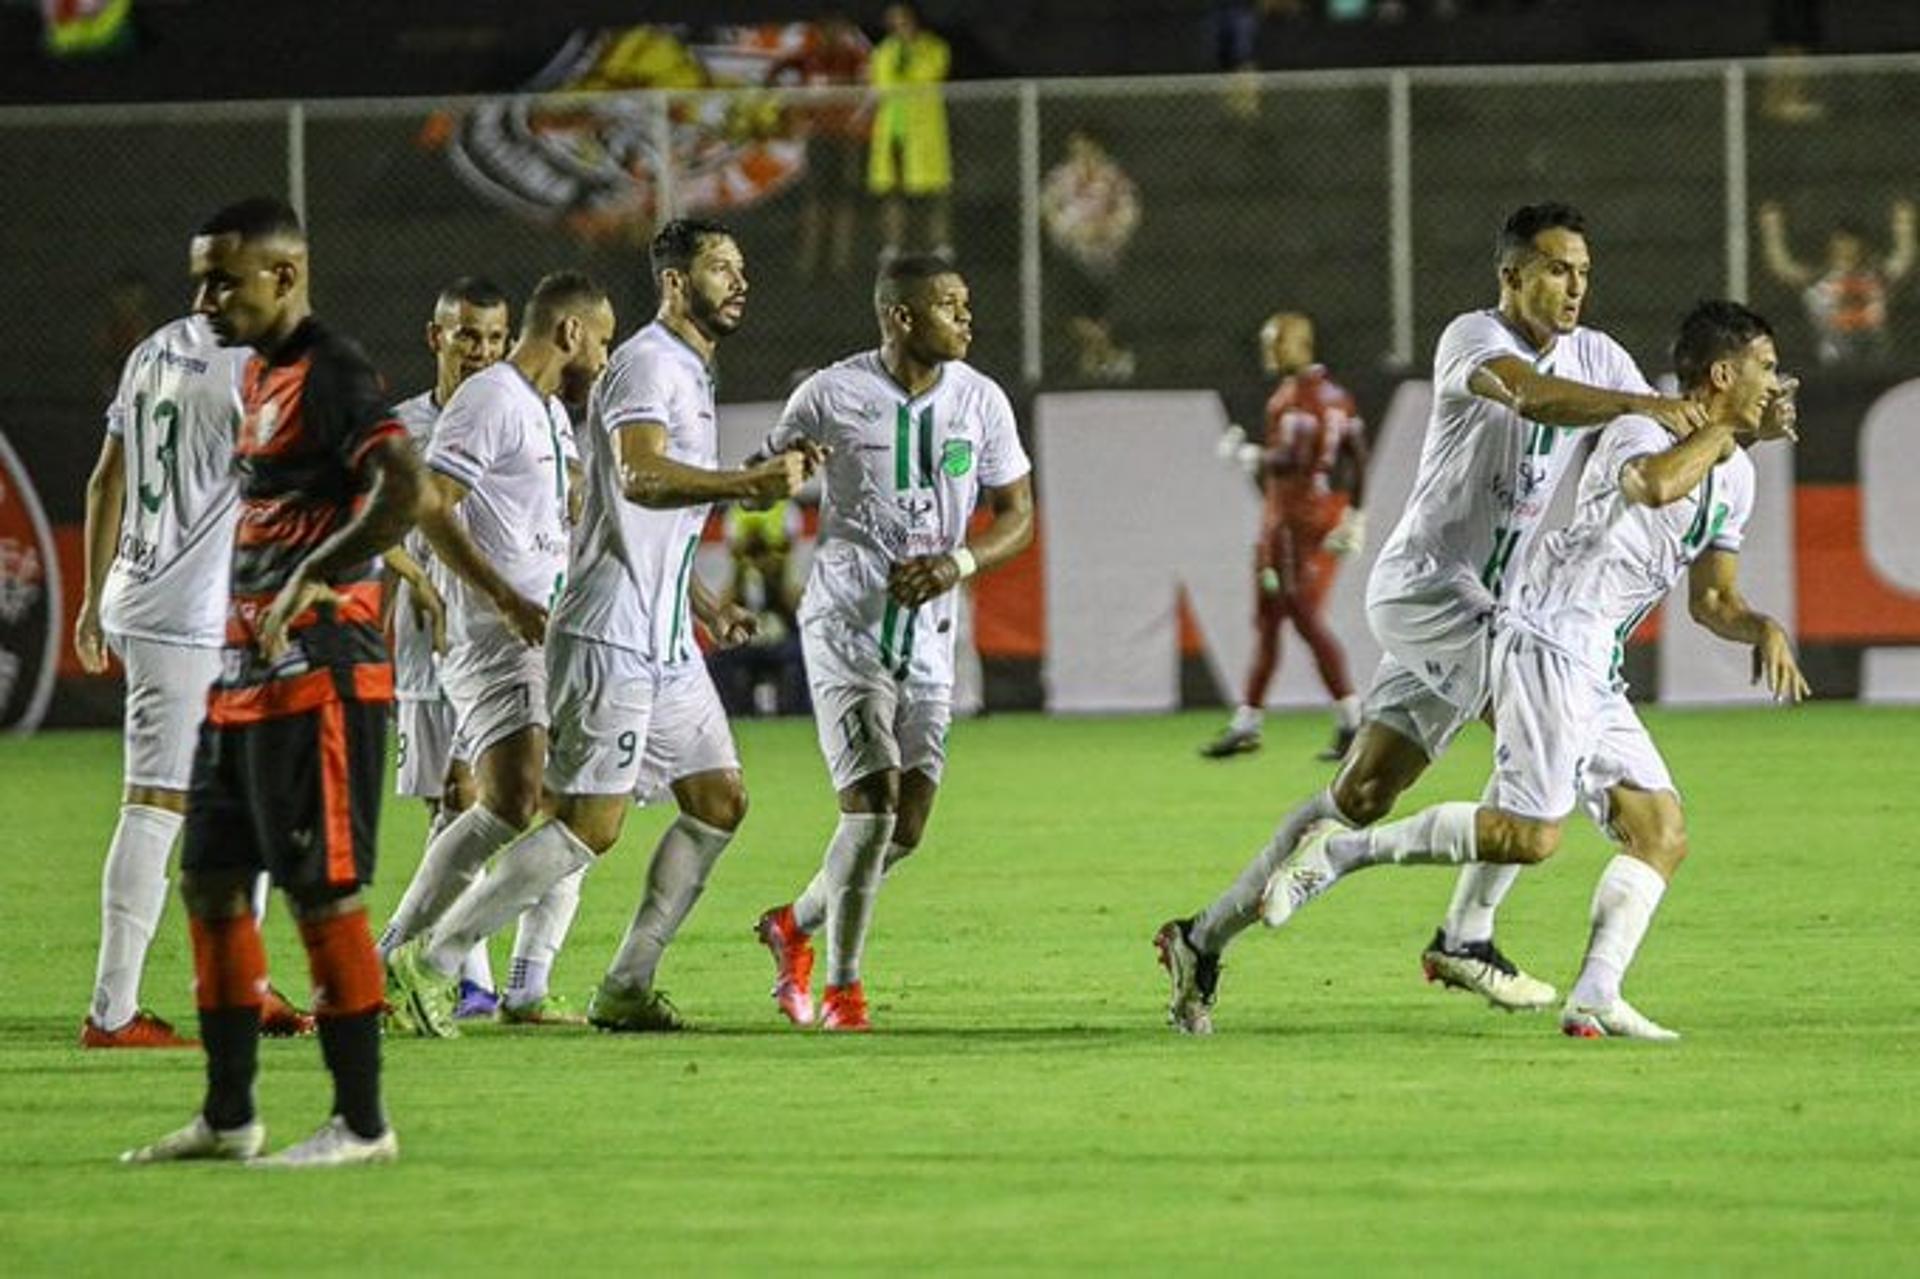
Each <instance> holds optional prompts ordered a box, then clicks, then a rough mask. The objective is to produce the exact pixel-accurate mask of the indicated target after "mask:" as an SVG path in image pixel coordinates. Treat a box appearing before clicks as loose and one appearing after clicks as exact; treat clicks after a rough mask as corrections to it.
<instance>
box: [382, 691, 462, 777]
mask: <svg viewBox="0 0 1920 1279" xmlns="http://www.w3.org/2000/svg"><path fill="white" fill-rule="evenodd" d="M393 718H394V727H395V736H396V737H397V738H398V743H397V745H398V752H397V754H398V758H397V760H396V761H395V779H394V788H393V789H394V793H395V794H397V795H411V796H414V797H415V798H417V799H433V800H437V799H439V798H440V797H441V795H442V794H444V793H445V791H446V780H447V770H448V769H449V768H450V767H452V765H453V762H454V761H455V760H458V761H460V762H462V763H465V762H466V758H467V755H466V750H465V748H464V747H463V746H462V745H461V743H460V737H459V734H458V733H457V732H455V731H454V728H455V725H454V714H453V703H451V702H449V701H447V699H446V698H444V697H431V698H427V697H421V698H400V699H399V700H397V701H396V702H395V703H394V717H393Z"/></svg>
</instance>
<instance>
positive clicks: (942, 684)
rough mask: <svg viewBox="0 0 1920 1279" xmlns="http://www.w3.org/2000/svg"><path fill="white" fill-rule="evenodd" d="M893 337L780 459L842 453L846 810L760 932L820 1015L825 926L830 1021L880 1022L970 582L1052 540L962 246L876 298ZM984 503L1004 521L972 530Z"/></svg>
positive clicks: (790, 415)
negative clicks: (875, 947)
mask: <svg viewBox="0 0 1920 1279" xmlns="http://www.w3.org/2000/svg"><path fill="white" fill-rule="evenodd" d="M874 306H875V309H876V310H877V311H878V313H879V322H880V334H881V340H880V346H879V348H878V349H877V350H873V351H867V352H864V353H862V354H860V355H855V356H852V357H851V358H849V359H845V360H842V361H840V362H839V363H838V364H834V365H832V366H830V367H828V368H825V369H822V370H820V371H819V372H817V373H815V374H814V375H813V376H812V377H810V378H808V379H807V380H806V381H805V382H804V383H802V384H801V385H800V387H799V388H798V389H797V390H796V391H795V392H794V394H793V396H792V398H791V399H789V400H788V401H787V406H786V410H785V411H784V412H783V413H782V414H781V418H780V422H779V425H777V426H776V427H775V428H774V431H773V433H772V434H771V435H770V436H769V437H768V438H767V443H766V445H765V448H764V450H763V452H766V453H774V452H777V451H778V450H781V449H785V448H789V447H793V446H796V445H801V444H810V445H813V446H816V447H818V448H819V449H821V450H824V451H825V453H826V462H825V465H824V468H823V473H824V476H825V491H824V497H823V510H822V515H821V526H820V539H819V541H818V543H817V544H816V546H815V549H814V555H813V564H812V568H811V570H810V572H809V577H808V581H807V587H806V591H805V593H804V594H803V596H802V597H801V605H800V633H801V637H802V643H803V646H804V648H805V652H806V665H807V682H808V687H809V690H810V691H811V693H812V696H813V713H814V721H815V724H816V725H817V727H818V729H819V735H820V749H821V751H822V753H823V754H824V755H825V756H826V761H827V770H828V772H829V773H830V774H831V775H832V778H833V785H834V789H835V790H836V791H837V792H838V794H839V801H840V821H839V825H838V827H837V828H836V829H835V831H834V835H833V839H832V841H831V842H830V843H829V844H828V845H827V850H826V854H825V857H824V858H823V859H822V862H821V866H820V870H819V872H818V873H817V874H815V875H814V877H813V879H812V881H811V882H810V883H809V884H808V885H807V887H806V890H805V891H804V892H802V893H801V894H800V896H799V897H798V898H796V899H795V900H794V901H793V902H792V903H790V904H788V905H784V906H779V907H776V908H774V909H773V910H769V911H767V912H766V913H765V914H764V915H762V916H761V918H760V921H759V923H758V924H757V925H756V928H755V932H756V935H757V936H758V937H759V938H760V940H761V942H762V943H763V944H764V945H766V946H767V948H768V949H769V950H770V951H771V952H772V954H773V959H774V965H775V984H774V988H773V997H774V1002H775V1004H776V1005H777V1006H778V1007H779V1009H780V1011H781V1013H782V1014H784V1015H785V1016H786V1017H787V1019H788V1020H789V1021H792V1022H793V1023H794V1024H796V1025H803V1026H804V1025H809V1024H811V1023H812V1021H813V1015H814V1008H813V997H812V990H811V974H812V970H813V951H812V946H811V941H810V938H811V936H812V935H813V934H814V933H817V932H819V931H820V930H821V929H822V928H825V930H826V934H827V963H828V971H827V984H826V990H825V992H824V997H823V999H822V1001H821V1008H820V1025H821V1027H822V1028H823V1029H827V1030H852V1031H861V1030H867V1029H869V1027H870V1019H869V1016H868V1013H867V1006H866V996H865V992H864V988H863V987H862V985H861V982H860V953H861V948H862V945H863V943H864V941H865V937H866V930H867V925H868V922H869V920H870V919H871V917H872V912H873V907H874V902H875V898H876V896H877V895H878V892H879V888H880V881H881V879H882V877H883V876H885V875H886V874H887V873H888V872H889V871H890V870H891V869H892V868H893V867H895V866H897V865H898V864H899V863H900V862H901V860H902V859H904V858H906V857H907V856H909V855H910V854H911V853H912V852H913V851H914V849H916V848H918V847H919V845H920V841H921V838H922V836H923V835H924V834H925V832H926V825H927V818H928V816H929V815H930V814H931V813H932V811H933V800H934V796H935V795H936V794H937V793H938V790H939V786H940V777H941V773H942V770H943V768H944V766H945V764H946V742H947V726H948V724H949V723H950V722H951V720H952V717H953V708H952V700H953V648H954V614H955V609H956V607H957V606H958V602H959V597H958V595H957V593H956V591H955V588H956V587H957V586H959V585H960V583H961V582H963V581H964V580H966V579H967V578H969V577H971V576H973V575H974V574H975V573H977V572H980V571H982V570H985V569H990V568H993V567H995V566H997V565H999V564H1002V563H1004V562H1005V561H1007V560H1009V559H1011V558H1013V557H1014V556H1015V555H1018V554H1019V553H1020V552H1021V551H1022V550H1023V549H1025V548H1026V546H1027V544H1028V543H1029V542H1031V541H1032V540H1033V488H1032V479H1031V472H1032V465H1031V464H1030V463H1029V462H1028V460H1027V455H1026V452H1025V450H1024V449H1022V448H1021V446H1020V438H1019V435H1018V433H1017V431H1016V429H1015V424H1014V417H1013V407H1012V405H1011V404H1010V403H1009V402H1008V400H1007V397H1006V393H1005V392H1003V391H1002V390H1001V389H1000V387H999V386H998V385H997V384H995V383H994V382H993V380H992V379H990V378H988V377H987V376H986V375H985V374H983V373H981V372H980V371H979V370H977V369H975V368H974V367H973V366H972V365H970V364H967V363H966V361H965V357H966V354H967V348H968V346H969V345H970V344H971V342H972V339H973V315H972V310H971V298H970V296H969V294H968V291H967V284H966V280H965V279H964V278H963V277H962V276H961V274H960V272H959V271H957V270H955V269H954V268H953V266H952V265H951V264H950V263H949V262H948V261H947V260H946V259H944V258H939V257H903V258H896V259H894V260H893V261H892V262H890V263H888V264H887V265H886V266H884V267H882V268H881V271H880V279H879V282H878V284H877V286H876V288H875V291H874ZM983 497H984V499H985V502H986V504H987V507H988V509H989V510H991V511H992V513H993V520H992V522H991V523H989V524H988V525H987V526H986V527H985V528H984V529H982V530H981V531H980V532H979V533H978V534H976V535H974V536H973V537H972V538H969V537H968V535H967V521H968V518H969V517H970V516H971V515H972V514H973V510H974V506H975V504H976V502H978V501H980V500H981V499H982V498H983Z"/></svg>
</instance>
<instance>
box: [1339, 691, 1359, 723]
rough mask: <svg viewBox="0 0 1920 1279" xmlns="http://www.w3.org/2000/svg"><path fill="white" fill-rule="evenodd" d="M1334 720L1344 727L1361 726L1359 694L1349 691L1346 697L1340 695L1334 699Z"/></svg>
mask: <svg viewBox="0 0 1920 1279" xmlns="http://www.w3.org/2000/svg"><path fill="white" fill-rule="evenodd" d="M1333 722H1334V723H1336V724H1338V725H1339V726H1340V727H1341V728H1342V729H1351V728H1359V727H1360V696H1359V694H1357V693H1348V694H1347V695H1346V696H1345V697H1338V698H1335V699H1334V702H1333Z"/></svg>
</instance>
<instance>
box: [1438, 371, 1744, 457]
mask: <svg viewBox="0 0 1920 1279" xmlns="http://www.w3.org/2000/svg"><path fill="white" fill-rule="evenodd" d="M1467 388H1468V389H1469V390H1471V391H1472V392H1473V393H1474V394H1475V395H1477V396H1479V397H1480V398H1481V399H1484V400H1492V401H1493V402H1494V403H1495V404H1503V405H1505V406H1506V407H1507V408H1510V409H1512V410H1513V411H1514V412H1515V413H1518V414H1519V415H1520V416H1521V417H1523V418H1526V419H1527V420H1528V421H1529V422H1539V423H1541V424H1542V425H1543V426H1553V427H1561V428H1565V429H1573V430H1578V429H1581V428H1583V427H1594V426H1605V425H1606V424H1607V423H1608V422H1611V421H1612V420H1613V419H1614V418H1617V417H1619V416H1621V415H1622V414H1625V413H1641V414H1644V415H1646V416H1647V417H1650V418H1652V419H1653V420H1654V421H1656V422H1658V423H1659V424H1660V425H1661V426H1664V427H1665V428H1666V429H1667V430H1669V431H1671V432H1672V433H1673V434H1675V435H1677V436H1680V437H1682V438H1684V437H1686V436H1687V435H1689V434H1691V433H1692V432H1694V431H1696V430H1698V429H1699V428H1700V427H1702V426H1705V425H1706V422H1707V411H1706V410H1705V409H1704V408H1702V407H1701V406H1700V404H1699V403H1698V402H1696V401H1694V400H1680V399H1670V398H1668V397H1667V396H1664V395H1641V394H1639V393H1638V392H1635V391H1616V390H1612V389H1610V388H1608V387H1602V386H1589V385H1587V384H1586V383H1585V382H1575V381H1572V380H1571V379H1568V378H1563V377H1554V376H1553V375H1552V374H1550V373H1541V372H1539V371H1538V370H1536V369H1535V368H1534V367H1533V366H1532V365H1531V364H1528V363H1527V362H1526V361H1525V360H1523V359H1521V358H1520V357H1519V356H1517V355H1503V356H1500V357H1498V358H1497V359H1492V360H1488V361H1487V362H1486V363H1485V364H1482V365H1481V366H1480V367H1479V368H1477V369H1475V370H1474V371H1473V374H1472V376H1470V377H1469V378H1468V379H1467Z"/></svg>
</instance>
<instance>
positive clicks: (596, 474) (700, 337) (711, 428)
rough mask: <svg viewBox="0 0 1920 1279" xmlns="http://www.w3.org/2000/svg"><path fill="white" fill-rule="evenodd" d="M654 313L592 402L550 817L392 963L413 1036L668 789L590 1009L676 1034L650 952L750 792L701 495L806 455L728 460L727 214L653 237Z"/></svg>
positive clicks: (557, 612)
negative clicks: (469, 963)
mask: <svg viewBox="0 0 1920 1279" xmlns="http://www.w3.org/2000/svg"><path fill="white" fill-rule="evenodd" d="M650 257H651V264H652V268H653V276H654V280H655V282H656V284H657V286H658V288H659V290H660V309H659V312H658V314H657V315H656V317H655V319H654V322H653V323H651V324H649V325H647V326H646V327H645V328H643V329H641V330H640V331H639V332H638V333H636V334H635V335H634V336H632V337H630V338H628V339H627V340H626V341H625V342H623V343H621V345H620V347H619V348H618V349H617V350H616V351H615V352H614V354H613V357H612V359H611V360H610V361H609V363H608V366H607V371H606V373H605V375H604V376H603V377H602V378H601V379H600V383H599V385H598V386H597V387H596V388H595V390H594V393H593V397H592V400H591V402H590V407H589V412H588V425H587V430H586V437H585V438H586V442H585V445H584V447H583V448H582V450H581V451H582V454H583V456H584V457H585V459H586V471H587V483H586V501H585V509H584V513H583V515H582V517H581V526H580V528H579V530H578V531H577V532H576V534H575V537H574V543H573V554H572V558H571V560H570V563H569V566H568V575H567V582H566V586H565V587H564V589H563V590H562V591H561V593H560V599H559V601H558V602H557V603H556V605H555V606H554V609H553V616H552V619H551V623H550V625H549V628H548V634H547V644H546V652H547V681H548V698H549V709H550V712H551V723H552V725H553V736H552V740H551V741H550V742H549V749H548V759H547V773H546V784H547V789H548V790H549V791H550V792H551V793H552V796H553V811H552V820H550V821H547V822H545V823H544V824H542V825H539V826H536V827H535V828H534V829H533V830H532V831H530V832H528V833H527V834H526V835H523V836H521V837H520V838H519V839H517V840H515V841H514V842H513V843H512V844H510V845H508V847H507V848H506V850H505V851H504V852H502V853H501V854H500V856H499V857H498V858H497V859H496V860H495V862H494V866H493V870H492V871H491V873H490V874H489V875H488V876H487V877H486V879H484V880H482V881H480V882H479V883H477V884H475V885H474V886H472V887H471V888H469V889H467V890H466V891H465V892H463V893H462V894H461V895H460V897H459V898H458V899H457V900H456V901H455V902H454V903H453V904H452V906H450V907H449V908H448V909H447V911H446V913H445V914H444V915H443V916H442V917H441V920H440V922H439V923H438V924H437V925H435V926H434V927H433V928H432V929H431V930H430V931H429V932H428V933H427V934H426V935H425V936H423V937H419V938H416V939H415V940H414V941H412V942H410V943H408V944H407V945H405V946H402V947H401V948H400V949H399V950H397V951H395V952H394V953H393V955H392V956H391V957H390V958H389V960H388V965H387V969H388V977H389V984H390V990H391V992H392V995H393V998H394V1001H395V1003H396V1005H399V1004H404V1006H405V1008H406V1014H407V1016H408V1017H409V1018H410V1019H411V1020H412V1022H413V1024H414V1026H415V1028H416V1029H417V1030H419V1031H420V1032H421V1033H423V1034H430V1035H444V1034H446V1033H448V1031H449V1030H450V1029H451V1026H452V1019H451V1016H450V1011H451V1003H452V991H451V985H450V983H451V979H452V976H453V972H454V969H455V968H456V967H457V966H458V964H459V962H460V955H461V954H462V953H463V952H464V951H465V950H466V948H467V947H469V946H471V945H472V944H473V943H474V942H475V941H477V940H479V939H480V938H482V937H487V936H490V935H492V934H493V933H494V932H497V931H498V930H499V929H500V928H502V927H503V926H505V924H506V923H507V922H508V921H509V920H511V919H513V918H514V917H515V916H516V915H518V914H519V913H520V912H521V911H522V910H524V909H525V908H526V907H528V906H530V905H532V904H533V903H534V902H536V901H539V900H540V899H541V897H542V896H544V895H545V893H546V892H547V890H548V889H550V888H552V887H553V885H555V884H557V883H559V882H560V881H561V880H563V879H565V878H566V877H568V876H569V875H573V874H575V873H577V872H579V871H581V870H583V869H585V868H586V867H588V866H591V865H592V864H593V862H594V860H595V858H596V857H598V856H599V855H600V854H602V853H604V852H606V851H607V850H608V849H610V848H612V847H613V845H614V843H615V841H617V840H618V839H619V837H620V829H621V826H622V824H623V823H624V822H625V820H626V812H627V808H628V807H629V806H630V805H631V803H632V799H633V796H634V795H635V794H636V793H641V794H647V793H651V792H653V791H655V790H657V789H660V788H662V787H671V789H672V792H673V797H674V800H675V802H676V803H677V804H678V805H679V808H680V815H679V817H678V818H677V819H676V820H675V821H674V823H673V824H672V825H671V826H669V827H668V828H667V831H666V833H665V834H664V835H662V836H661V839H660V843H659V845H658V846H657V847H656V848H655V850H654V854H653V860H652V863H651V864H650V866H649V867H648V871H647V888H646V894H645V897H644V899H643V900H642V901H641V903H640V907H639V910H638V911H637V912H636V913H635V915H634V918H633V922H632V924H631V925H630V927H629V928H628V931H627V936H626V938H625V940H624V941H623V942H622V944H621V947H620V950H619V952H618V953H617V954H616V955H615V957H614V960H613V963H612V965H611V967H610V968H609V969H608V971H607V974H606V977H605V978H604V979H603V980H602V981H601V983H600V985H599V986H598V988H597V989H596V990H595V991H594V993H593V997H592V999H591V1000H590V1001H589V1002H588V1005H587V1018H588V1020H589V1021H591V1022H592V1023H593V1024H594V1025H596V1026H598V1027H600V1028H602V1029H604V1030H613V1031H656V1030H675V1029H678V1028H679V1026H680V1025H681V1022H680V1019H679V1017H678V1015H677V1014H676V1013H675V1011H674V1009H673V1007H672V1005H671V1004H670V1003H669V1002H668V1001H667V999H666V998H665V996H664V995H662V994H661V992H660V991H659V990H658V989H657V988H656V986H655V974H656V971H657V969H658V967H659V963H660V958H661V956H662V954H663V953H664V951H665V950H666V947H667V944H668V943H669V942H670V941H671V940H672V938H673V936H674V934H675V933H676V932H677V931H678V929H679V927H680V925H681V924H682V922H684V921H685V919H686V917H687V914H688V913H689V912H690V911H691V910H692V909H693V906H694V903H695V902H696V901H697V900H698V899H699V896H700V893H701V891H702V889H703V888H704V887H705V885H706V881H707V877H708V875H709V874H710V873H711V871H712V868H713V865H714V862H715V861H716V860H717V859H718V858H719V856H720V854H721V852H722V851H724V850H725V848H726V846H727V844H728V842H729V841H731V840H732V838H733V833H734V831H735V830H736V829H737V828H738V827H739V825H740V822H741V820H742V818H744V817H745V815H746V808H747V796H746V788H745V787H744V785H743V784H742V782H741V779H740V763H739V757H738V756H737V754H736V753H735V751H734V746H733V734H732V731H731V729H730V728H729V727H728V724H727V717H726V713H725V711H724V710H723V709H722V708H721V705H720V698H719V695H718V693H717V692H716V691H715V689H714V687H713V681H712V679H711V678H709V676H708V675H707V669H706V664H705V662H704V661H703V660H702V658H701V655H700V649H699V646H698V644H697V643H696V642H695V640H694V635H693V622H694V619H695V618H696V617H698V619H699V620H700V621H701V622H702V623H703V624H704V625H705V626H706V628H707V630H708V632H709V633H710V634H711V635H712V636H713V637H714V639H715V640H717V641H718V642H720V643H723V644H725V643H735V642H738V641H740V640H742V639H744V638H747V637H748V636H750V635H751V633H752V625H753V623H752V618H751V615H750V614H748V613H747V612H746V611H745V610H743V609H739V608H737V607H733V606H730V605H725V604H722V603H721V602H720V601H719V600H718V599H716V598H715V597H714V595H713V594H712V593H711V592H710V591H708V590H707V589H706V587H705V586H703V585H702V584H701V583H700V582H699V580H698V579H697V578H696V577H695V576H694V574H693V557H694V552H695V550H696V549H697V547H698V546H699V542H700V532H701V529H702V527H703V526H704V525H705V523H706V518H707V512H708V508H709V506H710V505H711V504H712V503H713V502H717V501H749V502H764V501H770V500H774V499H777V498H783V497H790V496H792V495H793V493H794V492H795V491H796V490H798V489H799V488H800V486H801V485H802V484H804V483H805V482H806V480H807V477H808V475H809V474H810V473H811V470H812V466H813V460H814V455H813V454H812V453H811V452H810V451H808V450H806V449H796V450H794V451H791V452H787V453H783V454H781V455H780V456H779V457H776V458H770V459H768V460H767V461H765V462H763V463H761V464H759V465H757V466H751V467H747V468H744V469H741V470H721V469H719V442H718V436H717V432H716V421H715V408H714V399H713V357H714V352H715V349H716V348H717V347H718V346H719V344H720V342H721V341H722V340H724V339H725V338H726V337H727V336H728V335H730V334H731V333H733V332H734V331H735V330H736V329H737V328H738V327H739V325H740V321H741V317H742V316H743V315H744V313H745V307H746V295H747V274H746V260H745V259H744V258H743V257H742V256H741V253H740V248H739V245H737V244H736V243H735V242H734V239H733V235H732V233H731V232H729V231H728V230H727V229H726V228H725V227H723V226H721V225H720V224H718V223H715V222H708V221H703V220H698V219H690V218H680V219H675V220H674V221H672V222H669V223H668V224H667V225H666V226H664V227H662V228H661V229H660V231H659V233H658V234H657V235H655V237H654V239H653V243H652V245H651V248H650Z"/></svg>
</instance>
